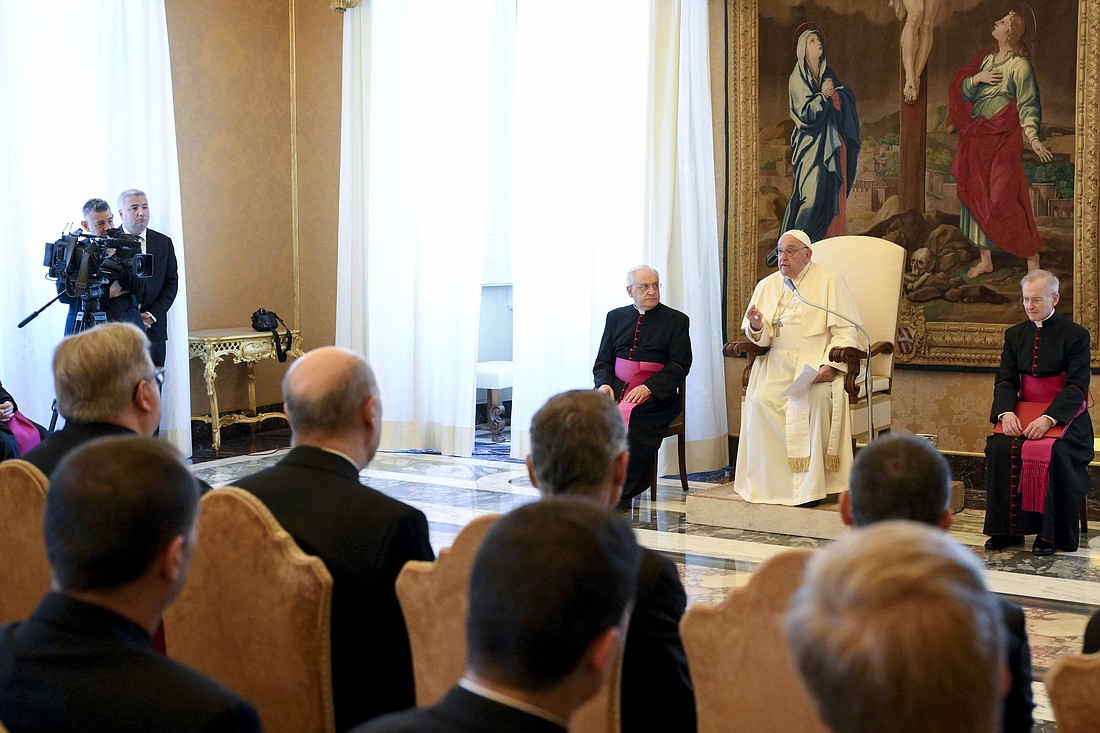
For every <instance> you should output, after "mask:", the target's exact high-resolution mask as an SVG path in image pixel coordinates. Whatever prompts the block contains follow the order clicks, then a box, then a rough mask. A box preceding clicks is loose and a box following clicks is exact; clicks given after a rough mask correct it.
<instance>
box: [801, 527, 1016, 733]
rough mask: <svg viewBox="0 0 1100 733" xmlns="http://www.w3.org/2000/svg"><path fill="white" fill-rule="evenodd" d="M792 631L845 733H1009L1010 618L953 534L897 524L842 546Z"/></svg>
mask: <svg viewBox="0 0 1100 733" xmlns="http://www.w3.org/2000/svg"><path fill="white" fill-rule="evenodd" d="M786 631H787V639H788V642H789V644H790V647H791V651H792V652H793V655H794V659H795V662H796V665H797V667H798V670H799V673H800V674H801V677H802V681H803V683H804V684H805V686H806V689H807V690H808V691H809V693H810V696H811V698H813V700H814V702H815V704H816V706H817V709H818V712H819V714H820V715H821V718H822V720H823V721H824V722H825V724H826V725H827V726H828V727H829V728H830V729H831V730H833V731H836V732H837V733H842V732H843V733H863V732H864V731H866V732H867V733H871V732H872V731H873V732H875V733H879V732H880V731H918V730H919V731H941V732H951V731H958V732H959V733H978V732H984V731H993V730H997V729H999V726H1000V716H1001V710H1002V705H1001V700H1002V697H1003V695H1004V693H1005V692H1006V690H1007V684H1008V676H1007V674H1008V673H1007V667H1006V664H1005V639H1004V623H1003V620H1002V615H1001V611H1000V607H999V605H998V603H997V600H996V598H995V596H994V595H993V594H992V593H990V591H989V590H988V589H987V588H986V586H985V582H984V580H983V576H982V564H981V563H980V562H979V561H978V559H977V557H975V556H974V554H973V553H972V552H970V551H969V550H967V549H966V548H965V547H963V546H962V545H959V544H958V543H957V542H955V541H953V540H952V539H951V538H950V537H949V536H948V534H947V533H946V532H943V531H941V530H938V529H936V528H934V527H929V526H927V525H922V524H918V523H916V522H903V521H887V522H882V523H879V524H875V525H873V526H871V527H867V528H865V529H860V530H857V531H856V532H853V533H851V534H849V535H848V536H846V537H844V538H843V539H841V540H839V541H837V542H836V543H834V544H833V545H831V546H830V547H828V548H827V549H825V550H823V551H822V552H821V553H819V554H818V555H816V556H815V557H814V558H813V559H812V560H811V561H810V563H809V566H808V568H807V571H806V577H805V578H804V580H803V582H802V586H801V587H800V588H799V589H798V591H797V593H796V594H795V596H794V599H793V600H792V603H791V608H790V610H789V611H788V613H787V617H786Z"/></svg>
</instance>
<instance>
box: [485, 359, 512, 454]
mask: <svg viewBox="0 0 1100 733" xmlns="http://www.w3.org/2000/svg"><path fill="white" fill-rule="evenodd" d="M511 386H512V362H510V361H479V362H478V363H477V388H478V389H484V390H486V392H487V397H488V399H487V402H488V404H487V405H486V407H487V408H488V411H489V430H490V432H491V433H492V434H493V442H494V443H502V442H504V401H503V400H502V399H501V398H500V391H501V390H502V389H507V388H508V387H511Z"/></svg>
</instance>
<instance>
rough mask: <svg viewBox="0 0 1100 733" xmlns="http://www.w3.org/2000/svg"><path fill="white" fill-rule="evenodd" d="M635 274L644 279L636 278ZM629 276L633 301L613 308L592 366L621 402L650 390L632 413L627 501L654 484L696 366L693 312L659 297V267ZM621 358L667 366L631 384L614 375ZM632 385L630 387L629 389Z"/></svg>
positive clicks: (599, 385) (599, 380) (598, 381)
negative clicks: (657, 459)
mask: <svg viewBox="0 0 1100 733" xmlns="http://www.w3.org/2000/svg"><path fill="white" fill-rule="evenodd" d="M635 277H636V278H637V279H638V281H639V282H637V283H634V278H635ZM628 279H629V280H630V282H631V284H630V285H627V287H626V290H627V293H628V294H629V295H630V296H631V298H633V299H634V303H633V304H632V305H628V306H623V307H622V308H616V309H615V310H612V311H609V312H608V314H607V320H606V321H605V323H604V329H603V338H601V339H600V349H599V352H597V354H596V363H595V364H594V365H593V366H592V375H593V377H594V381H595V385H596V388H597V389H604V391H608V390H610V391H611V392H610V393H611V394H612V396H613V397H614V398H615V400H616V401H618V402H622V401H623V400H624V399H629V395H630V394H631V393H632V392H633V391H634V390H642V391H643V393H644V392H646V391H648V399H645V401H643V402H640V403H639V404H637V405H636V406H635V407H634V409H633V410H632V411H631V413H630V419H629V422H628V430H627V442H628V444H629V447H630V462H629V463H628V464H627V469H626V482H625V483H624V484H623V494H622V500H623V501H629V500H630V499H633V498H634V497H635V496H637V495H639V494H641V493H643V492H644V491H645V490H646V489H648V488H649V483H650V477H651V471H652V467H653V456H654V455H655V454H656V453H657V450H658V449H659V448H660V447H661V441H662V440H663V439H664V436H665V431H666V430H668V426H669V423H671V422H672V421H673V419H675V417H676V416H677V415H678V414H679V413H680V394H679V391H680V389H682V388H683V385H684V380H685V379H686V378H687V375H688V371H689V370H690V369H691V339H690V337H689V335H688V326H689V321H688V317H687V315H686V314H684V313H681V312H680V311H678V310H675V309H673V308H669V307H668V306H667V305H665V304H663V303H661V302H660V292H659V285H658V283H657V280H658V276H657V272H656V271H655V270H652V269H651V268H648V267H639V268H636V269H635V270H633V271H631V273H630V275H629V276H628ZM642 281H645V282H642ZM643 287H644V289H643ZM618 359H623V360H627V361H632V362H652V363H657V364H663V365H664V367H663V368H662V369H661V370H660V371H657V372H656V373H654V374H652V375H650V376H649V378H648V379H646V380H645V383H644V384H642V385H641V386H636V383H634V382H631V383H630V384H629V385H628V384H627V383H626V382H624V381H623V380H622V379H619V378H618V377H616V375H615V367H616V360H618ZM627 386H629V387H630V388H631V389H626V388H627ZM624 392H625V394H624Z"/></svg>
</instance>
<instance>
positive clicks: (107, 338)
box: [53, 323, 161, 435]
mask: <svg viewBox="0 0 1100 733" xmlns="http://www.w3.org/2000/svg"><path fill="white" fill-rule="evenodd" d="M53 376H54V389H55V390H56V393H57V410H58V412H60V413H61V414H62V415H63V416H64V417H65V418H66V419H67V420H73V421H76V422H83V423H88V422H106V423H114V424H117V425H122V426H124V427H127V428H129V429H131V430H133V431H134V432H136V433H140V434H142V435H152V434H153V433H154V432H155V431H156V429H157V426H158V425H159V424H160V409H161V404H160V385H159V383H158V376H159V375H158V374H157V372H156V370H155V369H154V367H153V360H152V359H151V358H150V357H149V340H148V339H147V338H145V334H144V333H142V332H141V329H139V328H138V327H137V326H134V325H132V324H129V323H107V324H103V325H101V326H96V327H95V328H92V329H89V330H87V331H82V332H81V333H77V334H74V335H72V336H68V337H66V338H65V339H63V340H62V341H61V343H60V344H58V346H57V349H55V350H54V354H53Z"/></svg>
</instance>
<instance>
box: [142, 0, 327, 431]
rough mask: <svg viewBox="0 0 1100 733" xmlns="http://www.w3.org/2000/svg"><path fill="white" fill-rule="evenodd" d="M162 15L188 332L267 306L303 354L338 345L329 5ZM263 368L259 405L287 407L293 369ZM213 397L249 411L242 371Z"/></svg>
mask: <svg viewBox="0 0 1100 733" xmlns="http://www.w3.org/2000/svg"><path fill="white" fill-rule="evenodd" d="M165 8H166V11H167V16H168V38H169V45H170V48H171V59H172V91H173V95H174V99H175V108H176V138H177V151H178V154H179V166H180V189H181V195H182V202H183V220H184V235H185V239H186V247H187V283H188V299H187V308H188V314H189V324H188V327H189V329H190V330H196V329H204V328H220V327H227V326H242V325H243V326H247V325H249V323H250V316H251V313H252V312H253V311H254V310H256V309H257V308H260V307H263V308H267V309H268V310H274V311H276V312H278V313H279V315H281V316H282V317H283V319H284V320H285V321H286V322H287V325H289V326H291V327H295V326H297V327H300V328H301V331H302V337H303V341H304V343H305V346H306V348H311V347H314V346H319V345H323V344H329V343H332V341H333V339H334V337H335V324H336V285H335V283H336V274H335V270H336V236H337V216H338V199H339V171H340V76H341V42H342V27H343V26H342V16H341V15H338V14H336V13H333V12H331V11H330V10H329V8H328V3H327V2H323V1H322V0H255V1H254V2H250V3H234V2H225V1H224V0H166V2H165ZM156 203H157V202H152V204H153V206H156ZM170 234H174V233H171V232H170ZM299 319H300V320H299ZM256 371H257V381H258V394H257V397H258V402H259V404H261V405H262V404H270V403H275V402H281V401H282V397H281V393H280V388H279V383H280V381H281V379H282V375H283V373H284V371H285V366H284V365H281V364H278V363H277V362H265V363H262V364H260V365H259V366H258V367H257V370H256ZM191 384H192V394H191V398H192V407H193V409H194V410H196V411H199V412H204V411H206V410H207V409H208V403H207V400H206V394H205V390H204V389H203V388H202V380H201V378H200V377H199V372H198V369H197V364H192V381H191ZM218 397H219V400H220V401H221V404H222V408H223V409H234V408H240V407H242V406H244V405H245V404H246V400H247V392H246V386H245V378H244V369H243V368H234V367H232V366H230V365H225V366H223V367H221V368H220V369H219V375H218Z"/></svg>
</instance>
